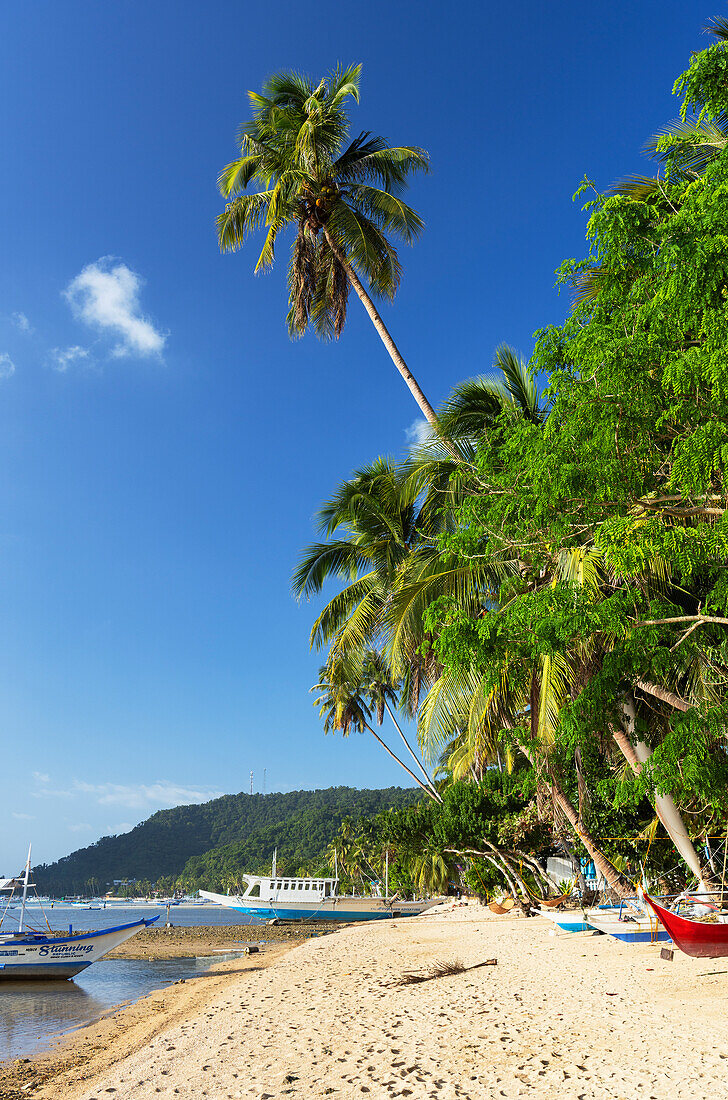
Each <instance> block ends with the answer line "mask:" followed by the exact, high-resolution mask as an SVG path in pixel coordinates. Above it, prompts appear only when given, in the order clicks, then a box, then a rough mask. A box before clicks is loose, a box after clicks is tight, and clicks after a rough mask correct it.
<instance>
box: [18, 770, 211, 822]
mask: <svg viewBox="0 0 728 1100" xmlns="http://www.w3.org/2000/svg"><path fill="white" fill-rule="evenodd" d="M33 778H34V779H35V780H36V782H37V783H39V784H41V786H39V787H38V789H37V790H35V791H32V792H31V793H32V795H33V797H34V798H78V799H80V800H82V801H84V802H86V803H89V802H95V803H96V804H97V805H99V806H126V807H127V808H129V809H134V810H150V809H154V810H159V809H162V808H164V807H165V806H183V805H185V804H188V803H191V802H209V801H210V799H211V798H220V797H221V795H223V794H224V793H225V792H224V791H216V790H204V789H202V788H200V787H185V786H183V785H182V784H181V783H174V782H172V781H171V780H169V779H157V780H156V781H155V782H154V783H128V784H127V783H87V782H85V780H81V779H74V781H73V783H72V784H71V786H70V787H67V788H65V789H58V788H55V787H49V786H48V785H47V784H49V783H50V776H48V775H43V774H42V773H40V772H33ZM127 828H128V829H132V828H133V825H129V824H127V823H125V822H123V823H122V824H121V825H119V826H117V829H118V830H122V829H127Z"/></svg>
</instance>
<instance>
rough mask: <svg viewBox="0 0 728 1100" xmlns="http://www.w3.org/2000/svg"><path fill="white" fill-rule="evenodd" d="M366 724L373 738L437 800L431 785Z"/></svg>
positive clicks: (430, 796) (418, 784)
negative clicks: (426, 783)
mask: <svg viewBox="0 0 728 1100" xmlns="http://www.w3.org/2000/svg"><path fill="white" fill-rule="evenodd" d="M364 725H365V726H366V728H367V729H368V730H369V732H370V733H371V735H372V737H373V738H374V739H375V740H376V741H378V742H379V744H380V745H381V746H382V748H383V749H384V751H385V752H388V753H389V755H390V756H391V757H392V760H396V761H397V763H398V764H399V766H400V768H404V770H405V771H406V772H407V775H411V776H412V778H413V779H414V781H415V783H416V784H417V786H418V787H421V788H422V790H423V791H424V792H425V794H426V795H428V797H429V798H431V799H432V800H433V801H435V795H434V794H433V793H432V791H431V790H430V788H429V787H426V786H425V784H424V783H423V782H422V781H421V780H419V779H418V778H417V776H416V775H415V773H414V772H413V771H410V769H409V768H408V767H407V765H406V764H405V763H403V761H402V760H400V758H399V757H398V756H397V755H396V754H395V753H393V752H392V750H391V749H390V747H389V745H388V744H387V743H386V741H382V739H381V737H380V736H379V734H378V733H375V732H374V730H373V729H372V727H371V726H369V725H367V723H366V722H365V723H364Z"/></svg>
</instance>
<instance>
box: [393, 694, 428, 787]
mask: <svg viewBox="0 0 728 1100" xmlns="http://www.w3.org/2000/svg"><path fill="white" fill-rule="evenodd" d="M384 705H385V707H386V708H387V713H388V714H389V717H390V718H391V719H392V721H393V722H394V728H395V729H396V731H397V733H398V734H399V736H400V737H401V738H402V740H403V741H404V743H405V746H406V748H407V751H408V752H409V754H410V756H411V757H412V759H413V760H414V762H415V764H416V765H417V767H418V768H419V769H420V771H421V772H422V774H423V775H424V777H425V779H426V780H427V785H428V787H429V788H430V790H431V791H432V793H433V795H434V796H435V798H436V799H437V801H438V802H442V798H441V796H440V792H439V791H438V789H437V787H436V786H435V784H434V783H433V782H432V780H431V779H430V777H429V775H428V774H427V772H426V770H425V766H424V764H422V762H421V761H420V759H419V757H418V756H417V753H416V752H415V751H414V749H412V748H411V747H410V743H409V741H408V740H407V738H406V737H405V735H404V733H403V732H402V729H401V728H400V725H399V722H398V721H397V719H396V718H395V717H394V714H393V713H392V708H391V707H390V705H389V703H388V702H387V700H386V699H385V700H384Z"/></svg>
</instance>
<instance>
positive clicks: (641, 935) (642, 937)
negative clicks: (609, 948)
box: [597, 928, 670, 943]
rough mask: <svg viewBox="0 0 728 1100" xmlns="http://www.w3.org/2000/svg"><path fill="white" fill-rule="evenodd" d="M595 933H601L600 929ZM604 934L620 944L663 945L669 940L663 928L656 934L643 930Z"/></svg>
mask: <svg viewBox="0 0 728 1100" xmlns="http://www.w3.org/2000/svg"><path fill="white" fill-rule="evenodd" d="M597 931H602V929H597ZM604 934H605V935H607V936H611V937H612V938H613V939H615V940H620V941H621V942H622V943H655V942H659V943H665V942H666V941H667V940H669V939H670V937H669V936H668V934H667V932H666V931H665V929H664V928H660V930H659V931H658V932H650V931H648V930H645V931H644V932H605V933H604Z"/></svg>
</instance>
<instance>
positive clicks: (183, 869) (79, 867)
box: [35, 787, 417, 895]
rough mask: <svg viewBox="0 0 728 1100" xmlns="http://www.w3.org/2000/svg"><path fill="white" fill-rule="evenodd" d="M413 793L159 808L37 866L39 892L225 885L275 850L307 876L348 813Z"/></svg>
mask: <svg viewBox="0 0 728 1100" xmlns="http://www.w3.org/2000/svg"><path fill="white" fill-rule="evenodd" d="M416 798H417V793H416V792H415V791H410V790H403V789H402V788H399V787H389V788H387V789H384V790H375V791H369V790H362V791H360V790H355V789H354V788H353V787H330V788H328V789H327V790H320V791H290V792H288V793H287V794H267V795H263V794H253V795H248V794H235V795H225V796H224V797H223V798H215V799H213V800H212V801H211V802H205V803H203V804H202V805H194V806H175V807H174V808H173V809H170V810H160V811H159V812H158V813H155V814H153V815H152V816H151V817H150V818H148V819H147V820H146V821H143V822H142V823H141V824H140V825H137V826H136V828H135V829H132V830H131V831H130V832H128V833H123V834H122V835H121V836H108V837H102V839H101V840H98V841H97V842H96V843H95V844H92V845H90V846H89V847H88V848H81V849H79V850H78V851H76V852H72V853H71V855H68V856H66V857H65V858H63V859H60V860H58V862H57V863H52V864H48V865H41V866H39V867H37V868H36V869H35V876H36V882H37V884H38V889H39V890H40V891H41V892H44V893H50V894H55V895H63V894H77V893H88V892H91V893H100V892H105V891H106V890H108V889H109V886H110V884H111V883H113V881H114V880H115V879H129V880H132V882H133V885H132V886H131V887H130V888H129V889H128V890H127V891H126V892H128V893H131V894H146V893H148V892H149V891H150V890H151V888H152V884H156V888H157V890H159V891H161V892H163V893H169V892H170V891H171V890H173V889H181V890H183V891H185V892H186V891H188V890H197V889H199V888H200V887H203V888H209V889H212V890H217V889H220V888H221V887H226V886H227V885H229V884H230V882H231V881H232V880H234V879H236V878H238V877H239V875H240V873H241V871H254V872H255V871H264V870H265V869H266V868H269V867H270V860H271V856H272V854H273V850H274V848H276V847H277V848H278V866H279V869H280V870H281V872H283V873H285V872H290V873H291V874H293V873H300V872H301V871H304V870H308V871H309V873H311V872H313V871H314V870H317V869H319V868H320V867H321V865H322V863H325V862H326V859H327V851H328V848H329V846H330V844H331V841H332V840H333V838H334V837H335V835H336V833H337V831H338V829H339V827H340V825H341V822H342V821H343V820H344V819H345V818H347V817H351V816H354V817H357V818H360V817H361V818H367V817H370V816H371V815H373V814H376V813H378V812H380V811H382V810H385V809H388V808H389V807H391V806H396V807H401V806H405V805H407V804H409V803H411V802H412V801H413V800H415V799H416Z"/></svg>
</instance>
